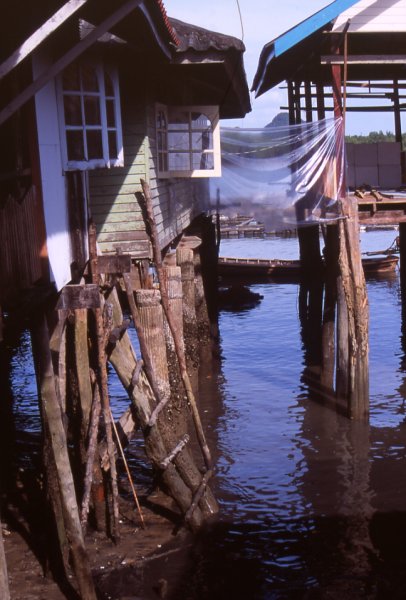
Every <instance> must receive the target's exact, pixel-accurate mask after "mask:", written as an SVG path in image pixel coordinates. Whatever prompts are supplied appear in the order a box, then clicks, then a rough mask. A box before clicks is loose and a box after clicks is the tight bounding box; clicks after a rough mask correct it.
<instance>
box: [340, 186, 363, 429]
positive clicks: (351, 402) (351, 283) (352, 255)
mask: <svg viewBox="0 0 406 600" xmlns="http://www.w3.org/2000/svg"><path fill="white" fill-rule="evenodd" d="M341 207H342V215H343V217H344V219H342V220H340V221H339V241H340V254H339V266H340V275H341V284H342V292H343V299H345V305H346V315H345V311H344V310H342V311H339V314H338V317H339V322H338V328H340V327H342V328H343V330H344V331H345V328H346V327H347V324H346V320H347V321H348V342H347V343H348V362H347V364H346V365H343V369H344V368H345V373H344V374H343V376H344V377H345V379H346V380H347V382H348V383H347V399H348V414H349V416H350V417H351V418H353V419H360V420H362V419H367V418H368V414H369V366H368V353H369V339H368V329H369V308H368V296H367V291H366V284H365V276H364V271H363V268H362V262H361V251H360V245H359V227H358V209H357V203H356V199H354V198H343V199H342V200H341ZM339 298H340V293H339ZM341 317H342V319H341V321H340V318H341ZM343 342H344V340H343Z"/></svg>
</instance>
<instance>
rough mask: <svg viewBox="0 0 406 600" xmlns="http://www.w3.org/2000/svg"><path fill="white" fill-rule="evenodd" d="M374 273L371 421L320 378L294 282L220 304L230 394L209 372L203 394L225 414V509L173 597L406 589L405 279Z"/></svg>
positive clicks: (219, 432) (221, 440) (221, 449)
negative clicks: (234, 306)
mask: <svg viewBox="0 0 406 600" xmlns="http://www.w3.org/2000/svg"><path fill="white" fill-rule="evenodd" d="M287 242H288V243H290V242H291V241H290V240H288V241H287ZM239 243H241V241H240V242H239ZM253 245H254V246H255V243H253V242H250V253H251V255H252V256H260V254H259V252H258V250H255V248H254V249H252V246H253ZM259 247H260V248H261V249H262V251H263V249H264V242H260V243H259ZM382 247H383V246H382ZM224 254H233V255H240V256H242V255H243V254H242V253H240V252H238V251H235V250H234V251H230V250H228V249H227V250H224ZM262 256H264V254H262ZM268 256H269V255H268ZM271 256H275V254H273V255H271ZM279 256H282V255H281V254H279ZM368 285H369V299H370V306H371V344H370V346H371V356H370V365H371V424H366V423H356V422H352V421H349V420H348V419H347V418H346V417H345V416H343V414H341V412H340V411H337V410H336V408H337V407H336V405H335V402H334V401H333V400H332V399H331V398H330V399H329V398H327V400H326V399H325V398H323V397H322V396H320V393H319V390H318V389H317V387H315V386H312V385H311V383H312V380H311V378H310V380H309V373H310V374H312V370H313V374H314V370H315V368H317V357H318V354H317V348H316V347H311V343H312V341H313V340H314V339H315V336H312V335H310V330H309V327H310V328H311V324H310V322H309V320H308V317H309V313H307V315H306V321H304V320H303V318H302V322H300V318H299V316H300V315H299V310H298V296H299V289H298V286H295V285H279V284H272V285H268V286H267V285H255V286H252V287H251V289H252V291H254V292H257V293H260V294H261V295H263V299H262V301H261V304H260V305H259V306H257V307H255V308H254V309H253V310H251V311H250V312H248V313H244V314H243V313H241V312H238V313H222V314H221V317H220V332H221V354H222V362H221V371H222V374H221V377H222V381H221V386H220V389H221V394H222V395H221V398H220V399H217V400H216V397H215V396H214V395H213V394H214V393H215V389H216V385H215V384H214V385H213V387H212V390H211V392H210V395H209V397H207V396H206V391H205V390H204V389H203V390H202V402H203V405H204V407H205V408H206V407H210V412H211V416H212V418H215V419H216V421H217V422H213V421H212V420H210V422H211V425H212V435H214V436H215V444H214V445H215V446H216V448H217V451H218V457H217V458H218V478H217V485H218V490H217V492H218V494H219V496H220V498H221V501H222V517H221V519H222V521H221V523H220V524H217V525H216V526H215V527H214V529H213V532H212V533H211V534H210V532H209V533H207V534H206V537H205V538H204V539H203V540H202V539H201V540H200V543H199V545H198V547H197V552H196V553H195V554H194V559H193V560H194V564H193V565H192V566H191V565H189V570H188V571H187V573H186V574H185V575H184V578H183V581H184V584H183V587H182V593H183V592H184V595H180V596H178V597H184V598H199V599H200V598H207V599H209V598H210V599H212V598H227V597H230V598H231V597H232V598H243V597H248V598H259V599H261V600H267V599H268V598H269V599H270V598H272V599H273V598H278V599H279V598H281V599H282V598H335V599H337V600H342V599H344V598H345V599H347V598H349V599H352V598H354V599H358V598H392V597H393V598H395V597H398V598H404V597H406V585H405V581H404V579H403V569H404V567H405V564H406V551H405V546H404V544H403V546H402V544H401V543H400V540H401V539H402V537H404V536H405V533H406V530H405V525H406V513H405V502H406V501H405V498H406V478H405V477H404V472H405V467H406V451H405V441H406V438H405V423H404V414H403V413H402V410H401V409H402V405H403V398H402V395H403V394H402V391H403V389H404V388H403V386H404V385H405V368H404V367H405V365H404V363H403V360H404V356H405V352H404V349H402V348H400V347H399V332H400V327H401V322H400V320H401V310H400V309H401V306H400V301H399V293H398V292H399V284H398V279H397V278H395V279H393V278H392V279H388V280H375V281H370V282H369V284H368ZM302 316H303V315H302ZM303 325H305V329H303ZM301 326H302V328H301ZM301 333H302V334H304V335H303V337H302V338H301ZM399 365H400V367H399ZM304 375H305V376H304ZM309 382H310V385H309ZM216 402H219V404H218V406H219V407H221V408H220V409H219V412H218V414H215V410H214V409H213V406H214V405H215V404H216ZM213 427H214V429H213ZM219 531H220V533H219ZM387 534H388V535H387ZM389 540H392V544H393V546H392V545H391V543H390V542H389ZM394 548H396V551H394V550H393V549H394ZM233 561H234V570H233V569H230V568H229V564H230V563H233ZM220 563H221V565H224V566H225V567H224V570H223V571H222V572H219V571H221V569H219V568H218V565H219V564H220ZM216 565H217V568H216ZM242 573H245V574H246V576H247V578H248V580H249V579H251V581H252V587H251V588H249V589H248V590H247V589H246V588H244V586H243V585H242V583H241V577H240V575H241V574H242ZM186 582H189V583H186ZM185 590H186V591H185ZM193 590H194V591H193ZM178 591H179V590H178ZM175 597H177V596H176V594H175V595H174V596H173V598H175Z"/></svg>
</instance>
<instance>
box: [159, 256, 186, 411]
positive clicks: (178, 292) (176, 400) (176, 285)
mask: <svg viewBox="0 0 406 600" xmlns="http://www.w3.org/2000/svg"><path fill="white" fill-rule="evenodd" d="M162 274H163V277H164V279H165V285H166V288H167V290H168V302H169V306H170V309H171V311H172V314H173V319H174V322H175V324H176V325H175V327H176V330H177V331H178V332H179V338H180V343H181V345H182V348H183V351H184V337H183V296H182V273H181V269H180V267H176V266H172V267H170V266H165V267H163V269H162ZM164 332H165V340H166V356H167V362H168V371H169V384H170V389H171V397H172V405H173V406H175V407H176V409H177V410H178V411H180V412H184V411H185V402H183V399H184V397H185V392H184V388H183V383H182V378H181V376H180V372H179V365H178V361H177V358H176V348H175V342H174V339H173V335H172V333H171V330H170V327H169V324H168V322H167V320H166V319H164Z"/></svg>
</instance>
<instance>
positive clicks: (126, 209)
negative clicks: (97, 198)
mask: <svg viewBox="0 0 406 600" xmlns="http://www.w3.org/2000/svg"><path fill="white" fill-rule="evenodd" d="M134 212H141V209H140V207H139V205H138V204H137V203H136V202H127V203H125V202H121V203H120V204H116V203H115V202H114V204H112V206H110V207H108V204H105V205H104V206H103V205H102V206H100V205H93V202H92V215H97V214H100V215H105V216H106V217H108V215H110V214H114V213H124V214H125V213H132V214H133V213H134Z"/></svg>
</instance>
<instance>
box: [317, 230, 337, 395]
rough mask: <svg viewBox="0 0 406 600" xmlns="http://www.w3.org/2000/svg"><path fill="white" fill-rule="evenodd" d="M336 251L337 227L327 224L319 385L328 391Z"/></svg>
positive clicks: (330, 384)
mask: <svg viewBox="0 0 406 600" xmlns="http://www.w3.org/2000/svg"><path fill="white" fill-rule="evenodd" d="M338 249H339V246H338V227H337V225H336V224H329V225H327V226H326V235H325V252H324V259H325V292H324V307H323V325H322V362H321V373H320V383H321V384H322V385H323V386H324V387H325V388H328V389H330V390H332V389H333V388H334V369H335V318H336V303H337V277H338Z"/></svg>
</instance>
